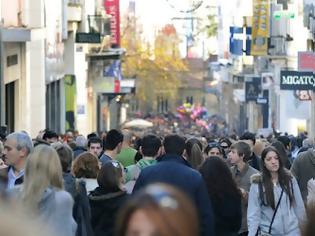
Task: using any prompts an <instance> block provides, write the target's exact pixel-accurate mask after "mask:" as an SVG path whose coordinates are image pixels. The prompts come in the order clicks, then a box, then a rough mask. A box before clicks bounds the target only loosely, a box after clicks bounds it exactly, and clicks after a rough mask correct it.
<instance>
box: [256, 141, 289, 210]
mask: <svg viewBox="0 0 315 236" xmlns="http://www.w3.org/2000/svg"><path fill="white" fill-rule="evenodd" d="M269 152H275V153H276V154H277V156H278V160H279V170H278V181H279V184H280V186H281V188H282V189H283V190H284V192H285V193H286V194H287V195H288V196H289V200H290V205H291V206H292V204H293V203H294V195H293V188H292V176H291V174H290V173H289V171H286V170H285V169H284V165H283V162H282V159H281V157H280V154H279V152H278V150H277V149H276V148H275V147H273V146H269V147H266V148H265V149H264V150H263V151H262V153H261V162H262V163H261V166H262V170H261V173H262V183H263V186H264V188H265V196H266V202H265V200H263V202H264V204H265V205H268V206H271V207H272V209H275V199H274V192H273V183H272V180H271V174H270V172H269V170H268V169H267V168H266V166H265V159H266V156H267V154H268V153H269Z"/></svg>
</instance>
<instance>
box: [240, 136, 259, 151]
mask: <svg viewBox="0 0 315 236" xmlns="http://www.w3.org/2000/svg"><path fill="white" fill-rule="evenodd" d="M240 140H242V141H243V142H246V143H247V144H248V145H249V146H250V148H251V150H252V149H253V147H254V145H255V143H256V137H255V134H254V133H251V132H245V133H243V134H242V136H241V137H240Z"/></svg>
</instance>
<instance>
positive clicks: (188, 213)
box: [115, 184, 199, 236]
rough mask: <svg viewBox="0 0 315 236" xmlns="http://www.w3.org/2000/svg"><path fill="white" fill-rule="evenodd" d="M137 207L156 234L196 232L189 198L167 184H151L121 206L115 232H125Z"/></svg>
mask: <svg viewBox="0 0 315 236" xmlns="http://www.w3.org/2000/svg"><path fill="white" fill-rule="evenodd" d="M138 211H143V212H145V215H146V216H147V217H148V219H149V220H150V221H151V222H153V224H154V226H155V228H156V231H157V232H156V233H157V235H159V236H169V235H176V236H192V235H198V234H199V230H198V215H197V211H196V208H195V207H194V205H193V203H192V202H191V199H189V198H188V197H187V196H186V195H185V194H183V193H182V192H180V191H179V190H177V189H175V188H174V187H172V186H169V185H166V184H153V185H149V186H147V187H146V188H144V189H142V190H140V191H139V192H137V193H136V194H135V195H133V197H132V198H131V199H129V200H128V201H127V202H126V204H125V205H124V206H123V208H122V209H121V210H120V212H119V214H118V217H117V219H118V220H117V224H116V234H115V235H116V236H125V235H126V233H127V231H128V226H129V222H130V220H131V219H132V217H133V216H134V214H135V213H136V212H138Z"/></svg>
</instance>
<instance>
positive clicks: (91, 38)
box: [75, 32, 101, 43]
mask: <svg viewBox="0 0 315 236" xmlns="http://www.w3.org/2000/svg"><path fill="white" fill-rule="evenodd" d="M75 42H76V43H101V35H100V34H99V33H81V32H80V33H76V34H75Z"/></svg>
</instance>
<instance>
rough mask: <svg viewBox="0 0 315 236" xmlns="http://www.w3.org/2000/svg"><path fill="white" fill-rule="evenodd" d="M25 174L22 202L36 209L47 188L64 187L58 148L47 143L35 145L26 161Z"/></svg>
mask: <svg viewBox="0 0 315 236" xmlns="http://www.w3.org/2000/svg"><path fill="white" fill-rule="evenodd" d="M24 176H25V177H24V185H23V189H22V194H21V197H22V202H23V203H24V204H25V205H26V206H28V207H30V208H31V209H34V210H35V209H36V208H37V206H38V203H39V202H40V200H41V197H42V194H43V192H44V191H45V189H46V188H48V187H55V188H58V189H63V178H62V169H61V163H60V160H59V157H58V154H57V152H56V150H55V149H54V148H52V147H50V146H47V145H38V146H37V147H35V149H34V151H33V152H32V153H31V155H30V156H29V157H28V159H27V161H26V167H25V175H24Z"/></svg>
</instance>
